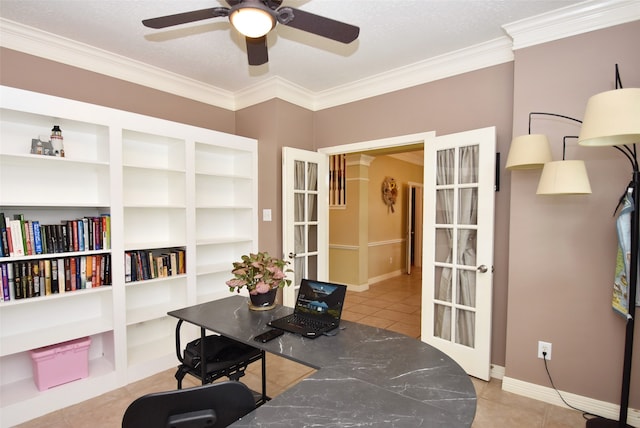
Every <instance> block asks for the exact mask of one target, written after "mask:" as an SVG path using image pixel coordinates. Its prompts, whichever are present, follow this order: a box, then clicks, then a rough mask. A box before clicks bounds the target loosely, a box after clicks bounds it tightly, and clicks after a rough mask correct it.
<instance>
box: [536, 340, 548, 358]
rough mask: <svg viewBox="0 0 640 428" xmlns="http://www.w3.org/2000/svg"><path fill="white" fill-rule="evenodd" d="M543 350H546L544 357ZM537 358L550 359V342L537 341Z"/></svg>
mask: <svg viewBox="0 0 640 428" xmlns="http://www.w3.org/2000/svg"><path fill="white" fill-rule="evenodd" d="M543 352H546V353H547V355H546V357H545V356H544V355H542V353H543ZM538 358H546V359H547V360H550V359H551V343H550V342H543V341H538Z"/></svg>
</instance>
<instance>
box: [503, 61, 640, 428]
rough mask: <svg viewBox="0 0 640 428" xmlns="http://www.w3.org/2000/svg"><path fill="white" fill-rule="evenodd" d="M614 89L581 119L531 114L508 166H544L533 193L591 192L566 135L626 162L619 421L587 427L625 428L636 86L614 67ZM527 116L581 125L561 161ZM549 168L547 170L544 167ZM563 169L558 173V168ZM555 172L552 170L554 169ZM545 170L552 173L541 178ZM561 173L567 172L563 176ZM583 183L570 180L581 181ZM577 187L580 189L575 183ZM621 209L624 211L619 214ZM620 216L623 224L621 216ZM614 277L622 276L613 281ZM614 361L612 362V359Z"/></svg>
mask: <svg viewBox="0 0 640 428" xmlns="http://www.w3.org/2000/svg"><path fill="white" fill-rule="evenodd" d="M615 73H616V74H615V82H616V85H615V86H616V88H615V89H614V90H610V91H606V92H602V93H599V94H596V95H594V96H592V97H591V98H590V99H589V100H588V102H587V106H586V110H585V114H584V119H583V120H582V121H580V120H578V119H574V118H571V117H568V116H563V115H559V114H555V113H537V112H534V113H530V114H529V135H526V136H524V137H517V138H515V139H514V140H513V142H512V144H511V149H510V152H509V158H508V159H507V165H506V167H507V169H510V170H518V169H532V168H541V167H543V166H544V172H543V174H542V175H543V176H542V177H541V179H540V184H539V187H538V191H537V194H547V195H553V194H555V195H558V194H563V195H566V194H587V193H591V189H590V187H589V182H588V179H587V177H586V169H585V168H584V162H583V161H567V160H565V159H564V144H565V142H566V139H567V138H578V144H579V145H581V146H587V147H613V148H614V149H616V150H618V151H619V152H621V153H622V154H623V155H624V156H625V158H626V159H627V160H628V161H629V163H630V164H631V172H632V176H631V181H630V182H629V184H628V185H627V186H626V187H625V189H624V192H623V195H622V197H621V198H620V203H619V204H618V207H616V213H617V212H618V208H620V207H621V206H622V209H621V210H620V212H621V214H620V217H618V222H617V229H618V231H617V232H618V233H617V234H618V241H619V247H620V249H619V253H618V259H619V260H620V263H619V264H618V265H619V266H620V267H619V268H618V271H617V272H616V274H617V277H616V286H618V284H619V288H620V290H621V291H620V292H619V293H617V297H618V298H617V300H616V299H614V302H613V308H614V310H615V311H616V312H617V313H620V314H621V315H622V317H621V318H620V319H621V320H623V321H624V323H625V326H624V328H625V345H624V359H623V367H622V388H621V398H620V407H619V415H618V420H611V419H607V418H605V417H601V416H596V415H593V414H590V413H587V414H590V415H592V416H596V417H594V418H591V419H588V420H587V422H586V426H587V427H588V428H614V427H619V428H626V427H631V425H628V424H627V417H628V413H629V395H630V390H631V363H632V356H633V339H634V324H635V310H636V306H637V305H638V303H640V302H639V301H638V267H639V266H638V265H639V263H640V258H639V255H638V246H639V238H638V234H639V225H640V172H639V170H638V151H637V145H638V144H639V143H640V88H628V89H623V88H622V81H621V79H620V73H619V71H618V65H617V64H616V66H615ZM532 115H548V116H557V117H560V118H564V119H567V120H571V121H575V122H579V123H581V127H580V135H579V136H578V137H575V136H567V137H564V139H563V159H562V161H557V162H554V161H551V156H550V150H549V147H548V142H547V140H546V137H545V136H544V135H531V118H532ZM549 166H550V167H551V170H550V171H547V168H548V167H549ZM558 168H560V169H562V172H559V171H557V169H558ZM554 170H555V171H554ZM546 172H549V173H550V174H552V176H553V175H554V174H555V177H553V178H549V177H544V176H545V173H546ZM565 174H566V175H565ZM580 177H582V178H583V179H584V180H586V181H584V182H582V184H580V183H578V182H577V181H575V180H580V179H581V178H580ZM580 186H582V187H580ZM622 213H624V214H625V217H623V215H622ZM623 218H624V222H621V219H623ZM618 278H621V279H620V280H619V281H618ZM614 364H615V363H614Z"/></svg>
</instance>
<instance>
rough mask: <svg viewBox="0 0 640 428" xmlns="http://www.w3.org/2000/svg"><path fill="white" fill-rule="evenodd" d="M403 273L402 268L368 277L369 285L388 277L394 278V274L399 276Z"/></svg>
mask: <svg viewBox="0 0 640 428" xmlns="http://www.w3.org/2000/svg"><path fill="white" fill-rule="evenodd" d="M403 273H404V271H402V270H396V271H393V272H388V273H385V274H384V275H380V276H375V277H373V278H369V281H368V282H369V285H371V284H375V283H376V282H380V281H385V280H387V279H390V278H395V277H396V276H400V275H402V274H403Z"/></svg>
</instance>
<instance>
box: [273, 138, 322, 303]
mask: <svg viewBox="0 0 640 428" xmlns="http://www.w3.org/2000/svg"><path fill="white" fill-rule="evenodd" d="M327 158H328V157H327V155H325V154H321V153H317V152H310V151H306V150H300V149H294V148H291V147H283V148H282V204H283V207H282V233H283V239H282V250H283V253H284V257H285V259H287V260H289V261H290V262H291V265H290V267H291V269H293V273H292V274H291V275H290V276H289V279H291V280H292V286H291V287H285V288H284V289H283V304H284V305H285V306H293V305H294V303H295V297H296V290H297V289H298V288H299V287H300V280H301V279H302V278H307V279H316V280H319V281H327V280H328V278H329V266H328V261H327V260H328V249H329V226H328V220H329V211H328V206H329V205H328V204H329V199H328V198H329V196H328V195H329V193H328V192H329V169H328V160H327Z"/></svg>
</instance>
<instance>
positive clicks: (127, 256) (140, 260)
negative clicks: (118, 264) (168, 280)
mask: <svg viewBox="0 0 640 428" xmlns="http://www.w3.org/2000/svg"><path fill="white" fill-rule="evenodd" d="M184 273H186V265H185V251H184V249H182V248H172V249H160V250H136V251H126V252H125V253H124V275H125V278H124V280H125V282H135V281H145V280H148V279H154V278H164V277H167V276H174V275H181V274H184Z"/></svg>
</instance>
